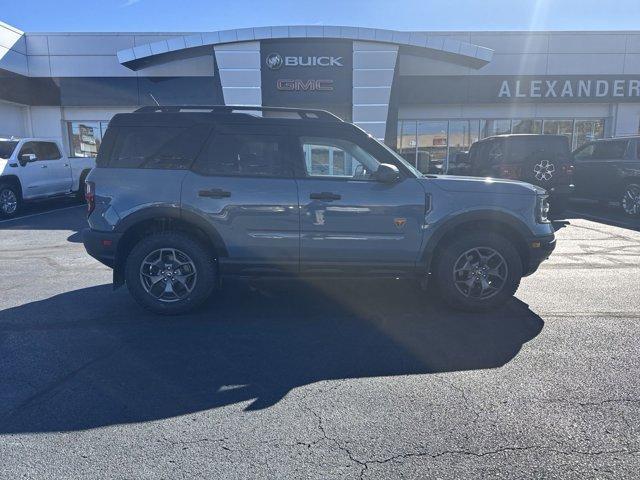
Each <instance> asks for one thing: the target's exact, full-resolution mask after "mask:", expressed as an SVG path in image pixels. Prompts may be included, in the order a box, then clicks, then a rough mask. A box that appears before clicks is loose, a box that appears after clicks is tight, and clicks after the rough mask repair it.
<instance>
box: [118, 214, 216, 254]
mask: <svg viewBox="0 0 640 480" xmlns="http://www.w3.org/2000/svg"><path fill="white" fill-rule="evenodd" d="M158 218H169V219H172V220H177V221H180V222H183V223H186V224H189V225H192V226H194V227H196V228H198V229H200V230H202V231H203V232H204V233H205V235H207V237H208V238H209V239H210V240H211V243H212V244H213V245H214V247H215V248H216V251H217V253H218V255H220V256H222V257H226V256H228V250H227V246H226V244H225V242H224V240H223V239H222V236H221V235H220V233H218V231H217V230H216V228H215V227H214V226H212V225H211V223H210V222H208V221H207V220H206V219H205V218H203V217H202V216H201V215H198V214H197V213H194V212H191V211H189V210H183V209H181V208H176V207H175V206H169V205H153V206H148V207H144V208H142V209H140V210H136V211H135V212H133V213H131V214H129V215H127V216H126V217H124V218H122V219H121V220H120V221H119V222H118V224H117V225H116V227H115V229H114V232H117V233H121V234H123V235H124V234H126V232H127V231H129V230H130V229H131V228H133V227H135V226H136V225H138V224H140V223H141V222H145V221H147V220H155V219H158Z"/></svg>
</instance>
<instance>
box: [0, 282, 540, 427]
mask: <svg viewBox="0 0 640 480" xmlns="http://www.w3.org/2000/svg"><path fill="white" fill-rule="evenodd" d="M418 292H419V291H418V290H417V289H416V288H413V287H411V286H409V285H408V284H407V283H404V282H401V281H387V282H361V281H358V282H352V283H349V282H332V283H329V282H325V283H322V282H318V283H308V284H299V283H298V284H292V283H285V282H277V283H272V284H265V285H257V286H255V285H254V286H251V285H249V284H246V283H244V282H233V283H228V284H226V285H225V287H224V288H223V289H222V291H221V292H219V293H218V294H217V298H215V299H212V301H211V302H210V303H209V304H208V305H207V306H206V308H204V309H202V310H201V311H200V312H198V313H197V314H193V315H189V316H183V317H172V318H164V317H156V316H154V315H152V314H149V313H146V312H144V311H142V310H141V309H140V308H139V307H137V306H136V305H135V304H134V303H133V301H132V300H131V299H130V298H129V296H128V294H127V293H126V291H122V290H120V291H116V292H113V291H112V290H111V287H110V286H107V285H102V286H96V287H91V288H85V289H81V290H76V291H72V292H68V293H63V294H60V295H56V296H54V297H51V298H48V299H46V300H41V301H37V302H32V303H29V304H25V305H22V306H18V307H15V308H10V309H6V310H4V311H0V352H2V359H3V360H2V363H1V365H0V378H2V382H1V391H0V400H2V401H1V402H0V433H19V432H51V431H76V430H83V429H88V428H97V427H102V426H107V425H115V424H123V423H131V422H144V421H150V420H157V419H164V418H169V417H175V416H178V415H185V414H189V413H193V412H199V411H203V410H208V409H212V408H217V407H222V406H227V405H232V404H236V403H239V402H243V403H246V405H243V408H244V409H245V410H256V409H262V408H267V407H270V406H272V405H274V404H276V403H277V402H278V401H280V400H281V399H282V398H284V396H286V395H287V393H288V392H290V391H291V390H293V389H295V388H296V387H300V386H304V385H309V384H312V383H314V382H320V381H323V380H334V379H358V378H364V377H373V376H397V375H417V374H431V373H441V372H455V371H461V370H472V369H487V368H497V367H500V366H503V365H504V364H506V363H507V362H509V361H510V360H511V359H513V358H514V357H515V356H516V355H517V353H518V352H519V350H520V349H521V347H522V345H523V344H524V343H525V342H527V341H529V340H531V339H532V338H534V337H535V336H536V335H538V333H539V332H540V331H541V330H542V327H543V324H544V323H543V321H542V319H541V318H540V317H538V316H537V315H536V314H534V313H533V312H532V311H531V310H529V309H528V308H527V305H525V304H524V303H522V302H520V301H518V300H513V301H511V302H510V303H509V304H508V305H507V306H506V307H504V308H503V309H501V310H500V311H497V312H493V313H491V314H482V315H476V314H466V313H459V312H451V311H448V310H446V309H444V308H442V307H439V306H435V305H433V304H431V303H430V302H428V301H426V300H424V299H423V298H422V297H424V294H422V295H419V294H418ZM390 381H393V379H391V380H390Z"/></svg>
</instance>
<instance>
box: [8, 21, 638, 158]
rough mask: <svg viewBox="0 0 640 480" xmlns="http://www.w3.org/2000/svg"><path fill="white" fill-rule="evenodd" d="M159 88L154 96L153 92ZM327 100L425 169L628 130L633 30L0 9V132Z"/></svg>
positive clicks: (71, 136) (89, 133)
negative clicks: (31, 27)
mask: <svg viewBox="0 0 640 480" xmlns="http://www.w3.org/2000/svg"><path fill="white" fill-rule="evenodd" d="M154 99H155V100H154ZM156 100H157V102H159V103H160V104H162V105H219V104H227V105H264V106H292V107H307V108H312V107H313V108H323V109H327V110H330V111H332V112H334V113H336V114H337V115H339V116H340V117H342V118H344V119H345V120H349V121H352V122H354V123H355V124H357V125H359V126H360V127H362V128H363V129H364V130H366V131H368V132H369V133H371V134H372V135H373V136H375V137H377V138H379V139H383V140H384V141H385V142H387V143H388V144H389V145H392V146H393V147H394V148H397V149H398V150H399V151H400V152H401V153H402V155H403V156H404V157H405V158H407V159H409V160H410V161H411V162H413V163H415V164H416V165H417V166H419V167H420V168H421V169H423V170H425V169H426V168H429V166H430V165H437V166H438V167H442V168H446V166H447V161H448V159H451V158H453V156H454V155H455V153H456V152H458V151H461V150H466V149H468V148H469V146H470V145H471V143H473V142H474V141H476V140H478V139H479V138H483V137H487V136H490V135H495V134H501V133H509V132H513V133H552V134H562V135H566V136H567V137H568V139H569V141H570V143H571V145H572V147H574V148H575V147H577V146H579V145H581V144H582V143H584V142H586V141H588V140H590V139H593V138H602V137H610V136H619V135H632V134H638V133H639V129H640V32H622V31H621V32H404V31H393V30H378V29H369V28H358V27H344V26H342V27H341V26H280V27H256V28H242V29H237V30H225V31H211V32H200V33H131V32H123V33H25V32H22V31H20V30H19V29H17V28H15V27H13V26H10V25H7V24H3V23H1V22H0V137H9V136H16V137H23V136H37V137H46V138H53V139H58V140H59V141H60V142H62V144H63V145H64V148H65V149H66V150H67V153H68V154H69V155H70V156H92V155H95V152H96V151H97V148H98V147H99V145H100V141H101V138H102V135H103V134H104V131H105V129H106V126H107V124H108V122H109V120H110V118H111V117H112V116H113V115H114V114H116V113H119V112H130V111H132V110H134V109H135V108H137V107H139V106H143V105H154V104H155V103H154V102H155V101H156Z"/></svg>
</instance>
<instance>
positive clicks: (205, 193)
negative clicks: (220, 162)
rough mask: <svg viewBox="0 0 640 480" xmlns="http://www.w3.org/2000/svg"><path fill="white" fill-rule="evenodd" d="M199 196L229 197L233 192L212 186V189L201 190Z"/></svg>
mask: <svg viewBox="0 0 640 480" xmlns="http://www.w3.org/2000/svg"><path fill="white" fill-rule="evenodd" d="M198 196H200V197H207V198H227V197H230V196H231V192H227V191H226V190H222V189H221V188H212V189H211V190H200V191H199V192H198Z"/></svg>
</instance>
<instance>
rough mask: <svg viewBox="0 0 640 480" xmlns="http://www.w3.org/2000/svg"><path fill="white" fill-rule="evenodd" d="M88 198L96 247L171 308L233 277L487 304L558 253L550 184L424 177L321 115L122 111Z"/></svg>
mask: <svg viewBox="0 0 640 480" xmlns="http://www.w3.org/2000/svg"><path fill="white" fill-rule="evenodd" d="M86 188H87V200H88V204H89V217H88V220H89V225H90V228H89V229H87V230H85V231H84V244H85V247H86V249H87V251H88V252H89V253H90V254H91V255H92V256H94V257H95V258H97V259H98V260H100V261H101V262H103V263H105V264H106V265H108V266H110V267H112V268H113V270H114V283H115V285H116V286H118V285H122V284H123V283H126V285H127V287H128V289H129V291H130V292H131V294H132V295H133V297H134V298H135V299H136V300H137V301H138V302H139V303H140V304H141V305H143V306H144V307H146V308H148V309H151V310H152V311H154V312H158V313H164V314H177V313H182V312H186V311H189V310H191V309H193V308H195V307H197V306H198V305H200V304H201V303H202V302H204V301H205V299H207V297H209V295H210V294H211V293H212V291H213V290H214V289H215V288H216V286H217V285H218V284H219V281H220V279H221V278H224V277H228V276H240V277H276V276H280V277H281V276H295V277H340V278H345V277H367V278H370V277H380V276H382V277H411V278H415V279H416V280H417V281H422V282H424V281H425V280H426V279H429V280H428V282H427V288H428V289H434V290H437V291H438V293H439V295H438V297H439V298H442V299H444V300H445V301H446V302H447V303H449V304H450V305H452V306H454V307H458V308H462V309H467V310H486V309H490V308H493V307H497V306H499V305H501V304H502V303H504V302H505V301H507V300H508V299H509V298H510V297H511V296H512V295H513V294H514V292H515V291H516V289H517V288H518V285H519V282H520V279H521V277H523V276H525V275H528V274H531V273H532V272H534V271H535V270H536V269H537V267H538V265H539V264H540V263H541V262H542V261H543V260H544V259H546V258H547V257H548V256H549V255H550V254H551V252H552V250H553V248H554V247H555V238H554V231H553V227H552V225H551V224H550V223H549V221H548V220H547V217H546V214H547V210H548V204H547V200H546V193H545V191H544V190H543V189H542V188H539V187H536V186H533V185H530V184H527V183H523V182H517V181H510V180H492V179H482V178H471V177H453V176H442V177H440V176H435V175H426V176H425V175H422V174H421V173H420V172H418V171H417V170H415V169H414V168H413V167H412V166H411V165H409V164H408V163H406V162H405V161H404V160H403V159H402V158H401V157H400V156H399V155H397V154H396V153H395V152H393V151H392V150H391V149H389V148H388V147H386V146H385V145H384V144H382V143H380V142H378V141H377V140H375V139H373V138H372V137H371V136H370V135H368V134H366V133H365V132H364V131H362V130H361V129H359V128H358V127H356V126H354V125H352V124H349V123H346V122H343V121H341V120H340V119H339V118H337V117H335V116H333V115H332V114H330V113H328V112H324V111H319V110H303V109H283V108H268V107H264V108H259V107H232V106H215V107H144V108H141V109H139V110H137V111H136V112H134V113H130V114H119V115H116V116H115V117H114V118H113V120H112V121H111V123H110V124H109V128H108V130H107V133H106V135H105V137H104V139H103V143H102V146H101V148H100V152H99V154H98V158H97V168H96V169H94V170H93V171H92V172H91V174H90V175H89V177H88V179H87V187H86Z"/></svg>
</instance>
